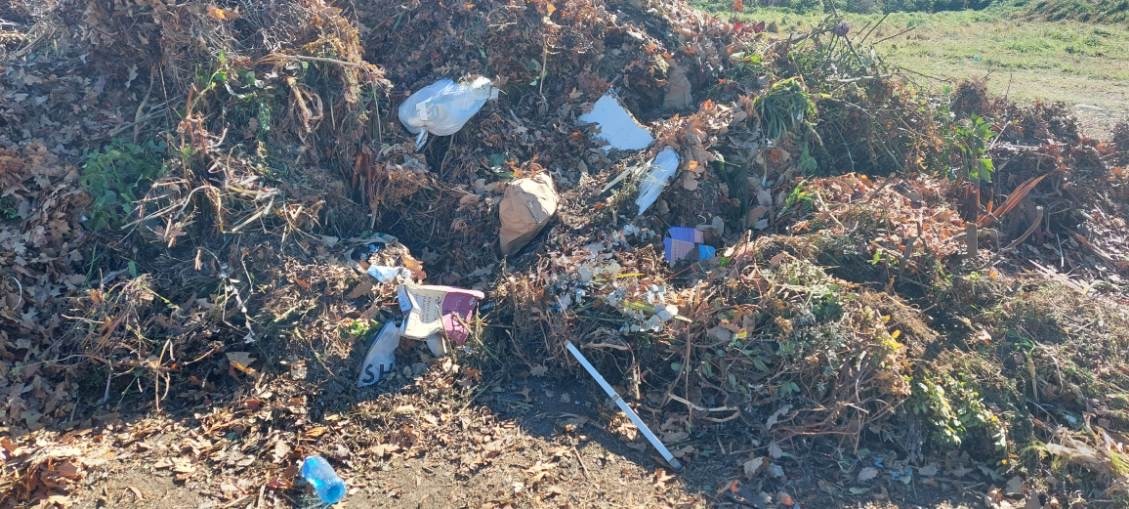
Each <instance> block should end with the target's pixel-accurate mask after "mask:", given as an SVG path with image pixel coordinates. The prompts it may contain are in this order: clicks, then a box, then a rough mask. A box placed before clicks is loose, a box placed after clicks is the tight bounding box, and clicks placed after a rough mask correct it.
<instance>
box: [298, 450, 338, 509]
mask: <svg viewBox="0 0 1129 509" xmlns="http://www.w3.org/2000/svg"><path fill="white" fill-rule="evenodd" d="M298 475H301V476H302V479H305V480H306V482H308V483H310V486H313V487H314V492H315V493H317V495H318V498H319V499H321V501H322V502H323V503H325V504H336V503H338V502H340V501H341V499H343V498H345V481H342V480H341V478H340V477H337V473H336V472H334V471H333V467H332V466H330V465H329V462H328V461H325V458H323V457H321V456H317V455H315V456H307V457H306V460H305V461H303V462H302V470H301V471H299V473H298Z"/></svg>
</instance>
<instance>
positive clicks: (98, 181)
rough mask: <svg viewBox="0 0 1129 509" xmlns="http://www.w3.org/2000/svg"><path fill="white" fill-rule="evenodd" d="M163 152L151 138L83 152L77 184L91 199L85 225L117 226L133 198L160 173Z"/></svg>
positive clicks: (144, 189)
mask: <svg viewBox="0 0 1129 509" xmlns="http://www.w3.org/2000/svg"><path fill="white" fill-rule="evenodd" d="M164 152H165V144H164V143H161V142H158V141H155V140H149V141H146V142H144V143H132V142H127V141H123V140H115V141H113V142H111V143H110V144H109V145H107V146H105V147H102V149H100V150H97V151H95V152H92V153H89V154H87V155H86V158H85V162H84V163H83V165H82V176H81V177H80V178H79V185H81V186H82V188H83V189H85V190H86V192H87V193H89V194H90V196H91V199H92V200H93V203H91V205H90V214H89V216H88V217H89V220H88V221H89V222H88V224H89V225H90V226H91V227H92V228H94V229H102V228H118V227H120V226H121V225H122V224H123V223H124V222H125V219H126V218H127V217H129V214H130V212H132V211H133V208H134V204H135V203H136V202H137V200H138V199H139V198H141V197H142V196H144V195H145V192H146V191H148V189H149V186H150V185H151V184H152V183H153V181H154V180H156V179H157V178H158V177H160V176H161V175H162V174H163V173H164V171H165V166H164V165H163V164H162V162H161V160H162V155H163V154H164Z"/></svg>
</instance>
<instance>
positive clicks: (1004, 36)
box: [717, 0, 1129, 136]
mask: <svg viewBox="0 0 1129 509" xmlns="http://www.w3.org/2000/svg"><path fill="white" fill-rule="evenodd" d="M1123 1H1125V2H1129V0H1123ZM746 5H747V7H746V9H745V12H744V13H741V14H736V13H732V12H727V11H719V12H717V14H718V15H719V16H720V17H723V18H734V17H735V18H738V19H740V20H742V21H746V22H756V21H765V22H767V25H768V28H769V30H768V32H769V33H768V35H769V36H770V37H786V36H787V35H789V34H792V33H803V32H807V31H808V30H810V29H811V28H812V27H813V26H815V25H816V24H818V23H819V22H820V21H821V20H823V19H824V17H825V14H824V13H823V12H822V11H821V10H818V9H817V10H811V11H807V12H795V11H792V10H787V9H779V8H771V9H770V8H754V7H751V5H752V2H747V3H746ZM1034 8H1036V7H1034V6H1031V5H1021V6H1017V5H1015V4H1011V5H1007V6H1004V5H1001V6H998V7H992V8H988V9H985V10H980V11H972V10H966V11H949V12H937V13H927V12H896V13H892V14H890V15H889V16H888V17H887V18H886V19H885V20H884V21H883V22H882V24H881V25H879V26H878V28H876V29H874V30H873V32H872V33H870V35H869V37H867V38H866V45H873V46H874V49H875V50H876V51H877V53H878V55H880V56H881V58H882V59H883V60H884V61H885V62H886V63H887V64H890V65H892V66H894V67H896V68H900V69H902V72H903V73H904V74H906V75H907V76H908V77H909V78H911V79H913V80H915V81H918V82H919V83H920V84H921V85H923V86H925V87H926V88H927V89H929V90H931V91H932V92H934V93H936V94H937V95H942V94H943V90H944V89H945V88H946V87H952V86H954V85H955V84H956V83H957V82H959V81H961V80H964V79H968V78H981V77H984V76H988V77H989V80H988V89H989V92H991V93H992V94H994V95H997V96H1003V95H1007V97H1008V98H1009V99H1011V100H1013V101H1016V102H1019V103H1024V104H1030V103H1032V102H1034V101H1036V100H1043V101H1052V102H1054V101H1061V102H1064V103H1066V104H1067V105H1068V106H1071V107H1072V110H1073V111H1074V113H1075V114H1077V115H1078V116H1079V118H1080V120H1081V122H1082V125H1083V127H1084V128H1086V129H1087V131H1088V133H1089V134H1091V135H1098V136H1106V135H1107V134H1108V133H1110V132H1112V130H1113V127H1114V125H1116V123H1117V122H1118V121H1119V120H1121V119H1123V118H1126V117H1129V51H1127V50H1126V48H1129V26H1125V25H1124V24H1120V25H1119V24H1099V23H1094V22H1091V23H1083V22H1079V21H1059V22H1052V21H1045V20H1040V19H1030V16H1029V14H1028V10H1029V9H1034ZM880 18H882V15H880V14H855V13H847V14H846V15H845V18H844V19H845V21H846V22H847V23H848V25H849V26H850V28H851V36H850V37H851V39H852V40H853V41H855V43H856V44H858V43H859V42H860V41H861V40H862V39H863V35H864V34H865V33H866V32H868V31H869V30H870V28H869V27H870V26H872V25H873V24H874V23H877V22H878V20H879V19H880ZM1018 20H1022V22H1018Z"/></svg>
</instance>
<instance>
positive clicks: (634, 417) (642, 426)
mask: <svg viewBox="0 0 1129 509" xmlns="http://www.w3.org/2000/svg"><path fill="white" fill-rule="evenodd" d="M565 347H566V348H568V352H569V353H571V354H572V356H573V357H575V358H576V361H577V362H579V363H580V365H581V366H584V370H585V371H587V372H588V374H589V375H592V378H594V379H595V380H596V383H598V384H600V387H601V388H603V389H604V392H606V393H607V394H608V397H609V398H612V401H615V404H616V406H618V407H619V409H620V410H623V413H625V414H627V417H629V418H631V422H633V423H635V427H636V428H639V431H641V432H642V433H643V436H645V437H647V441H648V442H650V443H651V446H652V447H654V448H655V450H656V451H659V454H661V455H662V457H663V459H665V460H666V462H667V463H670V466H671V467H672V468H674V470H675V471H676V472H677V471H679V470H682V463H680V462H679V461H678V460H677V459H676V458H675V457H674V455H673V454H671V453H670V451H669V450H668V449H667V448H666V446H665V445H663V443H662V442H661V441H659V437H656V436H655V434H654V432H652V431H651V428H649V427H647V423H645V422H643V419H641V418H640V417H639V414H637V413H635V410H632V409H631V407H630V406H628V405H627V402H626V401H624V400H623V398H622V397H620V395H619V393H618V392H615V389H613V388H612V386H611V385H610V384H608V381H607V380H605V379H604V376H603V375H601V374H600V372H599V371H596V368H594V367H593V366H592V363H591V362H588V358H587V357H585V356H584V354H582V353H580V349H578V348H576V345H574V344H572V341H566V342H565Z"/></svg>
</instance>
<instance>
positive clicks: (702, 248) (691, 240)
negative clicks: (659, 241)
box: [663, 226, 717, 265]
mask: <svg viewBox="0 0 1129 509" xmlns="http://www.w3.org/2000/svg"><path fill="white" fill-rule="evenodd" d="M705 240H706V239H705V235H704V234H703V233H702V230H699V229H697V228H691V227H688V226H672V227H671V228H670V230H668V231H667V236H666V237H665V238H663V258H664V259H665V260H666V263H669V264H671V265H674V264H675V263H678V262H680V261H682V260H685V259H687V258H689V259H691V260H694V261H705V260H709V259H711V258H713V257H715V256H717V248H715V247H713V246H710V245H707V244H705Z"/></svg>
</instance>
